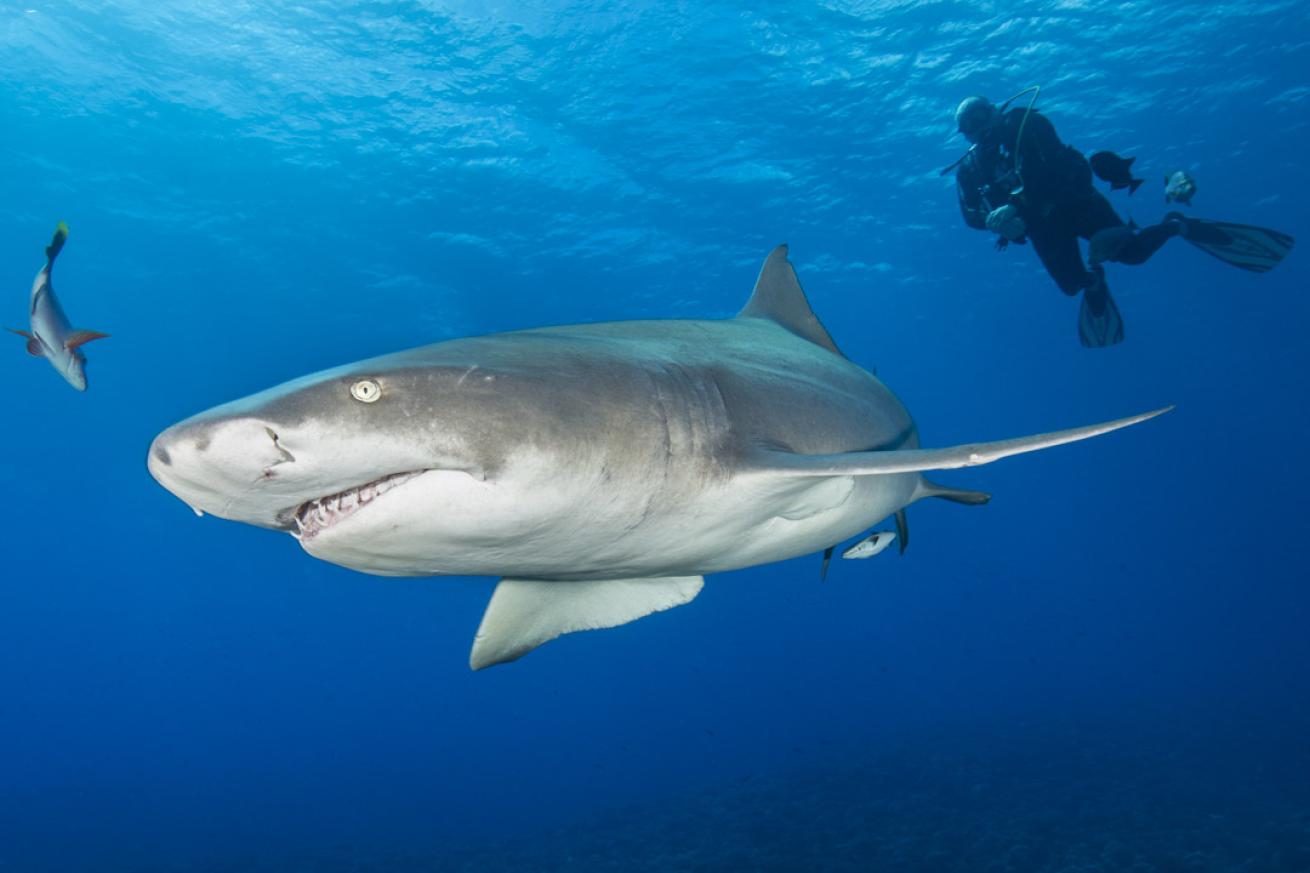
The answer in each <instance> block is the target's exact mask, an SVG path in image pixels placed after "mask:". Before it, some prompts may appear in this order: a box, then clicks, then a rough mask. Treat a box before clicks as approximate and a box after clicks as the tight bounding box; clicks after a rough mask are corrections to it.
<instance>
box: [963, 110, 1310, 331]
mask: <svg viewBox="0 0 1310 873" xmlns="http://www.w3.org/2000/svg"><path fill="white" fill-rule="evenodd" d="M1040 90H1041V89H1040V88H1039V87H1038V86H1033V87H1031V88H1026V89H1024V90H1023V91H1020V92H1019V93H1018V94H1016V95H1015V96H1014V97H1011V98H1010V99H1009V100H1007V101H1006V102H1005V103H1004V104H1002V105H1001V106H999V107H998V106H995V105H993V104H992V103H991V102H990V101H989V100H987V98H985V97H969V98H968V99H966V100H964V101H963V102H962V103H960V105H959V107H958V108H957V109H956V111H955V121H956V125H957V127H958V129H959V132H960V133H961V134H963V136H964V138H965V139H967V140H969V142H970V143H972V145H971V146H970V148H969V150H968V151H967V152H965V154H964V156H963V157H962V158H960V160H958V161H956V162H955V163H954V164H952V165H950V166H949V167H947V168H946V169H944V170H942V175H945V174H946V173H949V172H950V171H952V170H955V171H956V176H955V178H956V193H957V194H958V196H959V201H960V211H961V212H962V213H963V215H964V221H965V224H967V225H968V226H969V227H972V228H976V229H978V230H989V231H991V232H993V233H995V234H997V235H998V237H999V238H998V239H997V242H996V247H997V249H998V250H1003V249H1005V248H1006V246H1008V245H1009V244H1010V243H1018V244H1023V243H1026V242H1030V243H1032V246H1033V249H1034V250H1035V251H1036V252H1037V257H1038V258H1039V259H1040V260H1041V262H1042V266H1044V267H1045V268H1046V272H1047V273H1049V274H1050V276H1051V278H1052V279H1054V280H1055V283H1056V285H1057V286H1059V288H1060V290H1061V291H1063V292H1064V293H1065V294H1068V295H1069V296H1075V295H1077V294H1078V292H1080V291H1081V292H1082V295H1083V298H1082V304H1081V306H1080V308H1079V312H1078V337H1079V339H1080V340H1081V341H1082V344H1083V345H1084V346H1089V347H1100V346H1111V345H1114V344H1115V343H1118V342H1120V341H1122V340H1123V336H1124V332H1123V319H1122V317H1121V316H1120V315H1119V309H1118V307H1117V306H1115V303H1114V298H1112V297H1111V296H1110V289H1109V287H1108V286H1107V285H1106V281H1105V267H1104V264H1105V263H1106V262H1107V261H1114V262H1116V263H1120V264H1142V263H1145V262H1146V261H1147V259H1149V258H1150V257H1151V256H1152V255H1153V254H1155V253H1156V252H1157V251H1159V250H1160V247H1161V246H1163V245H1164V244H1165V243H1166V242H1168V241H1169V240H1170V239H1171V238H1173V237H1175V236H1181V237H1182V238H1184V239H1186V240H1187V241H1188V242H1190V243H1192V244H1193V245H1196V246H1197V247H1199V248H1202V249H1204V250H1205V251H1207V252H1209V253H1210V254H1212V255H1214V256H1215V257H1217V258H1219V259H1221V260H1223V261H1225V262H1227V263H1230V264H1233V265H1234V266H1238V267H1242V268H1243V269H1247V270H1255V271H1257V272H1264V271H1265V270H1268V269H1271V268H1272V267H1273V266H1274V265H1276V264H1277V263H1278V262H1279V261H1280V260H1282V258H1283V256H1284V255H1286V254H1287V252H1288V251H1290V250H1291V248H1292V238H1291V237H1289V236H1287V235H1286V234H1282V233H1279V232H1278V231H1272V230H1268V229H1266V228H1259V227H1251V226H1249V225H1241V224H1231V223H1228V222H1216V221H1205V220H1202V219H1196V218H1188V217H1186V216H1184V215H1183V214H1182V213H1180V212H1170V213H1168V214H1167V215H1166V216H1165V218H1164V220H1163V221H1162V222H1161V223H1159V224H1156V225H1152V226H1150V227H1145V228H1139V227H1137V226H1136V225H1135V224H1132V223H1128V224H1125V223H1124V221H1123V219H1121V218H1120V217H1119V215H1118V214H1117V213H1116V212H1115V211H1114V207H1112V206H1111V205H1110V202H1109V201H1108V200H1106V199H1105V197H1104V196H1103V195H1102V194H1101V193H1100V192H1099V191H1097V190H1096V189H1095V188H1093V187H1092V172H1091V167H1090V165H1089V164H1088V161H1087V159H1086V158H1085V157H1083V155H1082V153H1081V152H1079V151H1078V150H1077V149H1075V148H1073V147H1072V146H1069V145H1065V144H1064V143H1063V142H1061V141H1060V138H1059V136H1058V135H1057V134H1056V132H1055V126H1054V125H1053V124H1051V122H1050V121H1049V120H1048V119H1047V118H1046V117H1045V116H1044V115H1042V114H1041V113H1039V112H1037V111H1036V110H1034V109H1033V104H1034V103H1036V101H1037V94H1038V92H1040ZM1030 91H1031V92H1033V96H1032V98H1031V99H1030V100H1029V101H1028V105H1027V107H1026V108H1019V107H1015V108H1013V109H1011V108H1009V106H1010V104H1011V103H1013V102H1014V101H1015V100H1016V99H1018V98H1019V97H1020V96H1022V95H1024V94H1026V93H1028V92H1030ZM1079 238H1081V239H1085V240H1087V241H1088V258H1087V263H1086V264H1084V262H1083V255H1082V252H1081V250H1080V248H1079V245H1078V240H1079Z"/></svg>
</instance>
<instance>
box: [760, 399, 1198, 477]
mask: <svg viewBox="0 0 1310 873" xmlns="http://www.w3.org/2000/svg"><path fill="white" fill-rule="evenodd" d="M1171 409H1173V407H1172V406H1166V407H1164V408H1163V409H1156V410H1153V411H1151V412H1144V413H1142V414H1140V415H1132V416H1129V417H1128V418H1119V419H1116V420H1114V421H1107V422H1103V423H1101V424H1091V425H1087V426H1086V427H1074V428H1070V429H1068V430H1057V431H1053V432H1052V433H1042V434H1035V435H1033V436H1026V437H1017V438H1015V439H1009V440H997V441H996V442H990V443H968V444H966V445H962V446H951V447H950V448H946V449H900V450H897V451H874V452H848V453H846V454H840V455H798V454H795V453H792V452H780V451H776V450H772V449H757V450H755V451H754V452H753V453H752V454H751V456H750V457H749V459H748V463H749V464H750V468H751V470H752V472H757V473H761V474H766V475H773V476H784V477H786V476H799V477H806V476H889V475H894V474H898V473H922V472H925V471H927V470H953V469H956V468H958V467H976V466H978V465H979V464H990V463H992V462H993V461H999V460H1001V459H1002V458H1008V457H1010V456H1011V455H1022V454H1024V453H1026V452H1035V451H1038V450H1039V449H1049V448H1051V447H1052V446H1061V445H1064V444H1065V443H1073V442H1077V441H1079V440H1085V439H1090V438H1091V437H1094V436H1100V435H1101V434H1106V433H1110V432H1111V431H1115V430H1119V429H1120V428H1125V427H1128V426H1129V425H1134V424H1139V423H1141V422H1143V421H1146V420H1147V419H1151V418H1155V417H1156V416H1157V415H1162V414H1164V413H1166V412H1168V411H1169V410H1171Z"/></svg>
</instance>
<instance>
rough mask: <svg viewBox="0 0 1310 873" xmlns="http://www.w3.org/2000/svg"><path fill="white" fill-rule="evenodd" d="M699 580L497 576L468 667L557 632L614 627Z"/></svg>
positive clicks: (514, 653)
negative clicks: (545, 579) (554, 579)
mask: <svg viewBox="0 0 1310 873" xmlns="http://www.w3.org/2000/svg"><path fill="white" fill-rule="evenodd" d="M704 584H705V580H704V578H702V577H700V576H665V577H661V578H658V579H598V580H590V581H584V582H543V581H540V580H536V579H501V580H500V584H499V585H497V586H496V591H495V593H494V594H492V595H491V602H489V603H488V604H487V611H486V612H485V613H483V615H482V624H481V625H479V626H478V632H477V636H475V637H474V638H473V651H472V653H470V655H469V666H470V667H472V668H473V669H474V670H481V669H482V668H483V667H490V666H492V665H493V664H503V663H505V662H507V661H513V660H515V659H516V658H521V657H522V656H523V655H526V654H527V653H528V652H530V651H532V650H533V649H535V648H536V647H537V646H540V645H541V644H542V643H548V642H550V641H551V640H553V639H555V638H556V637H558V636H561V635H562V634H567V633H572V632H574V631H581V630H596V629H599V628H606V627H617V626H619V625H621V624H627V623H628V622H630V621H635V620H637V619H639V618H641V617H642V616H646V615H650V614H651V613H652V612H660V611H661V610H665V609H671V608H673V607H675V606H681V605H682V604H684V603H690V602H691V601H692V600H693V599H695V597H696V595H697V594H699V593H700V590H701V586H702V585H704Z"/></svg>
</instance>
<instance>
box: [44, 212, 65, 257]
mask: <svg viewBox="0 0 1310 873" xmlns="http://www.w3.org/2000/svg"><path fill="white" fill-rule="evenodd" d="M67 241H68V225H67V224H65V223H64V222H62V221H61V222H59V224H57V225H56V226H55V235H54V237H53V238H51V240H50V245H48V246H46V247H45V259H46V263H47V264H53V263H54V262H55V258H56V257H58V256H59V253H60V252H61V251H63V248H64V243H66V242H67Z"/></svg>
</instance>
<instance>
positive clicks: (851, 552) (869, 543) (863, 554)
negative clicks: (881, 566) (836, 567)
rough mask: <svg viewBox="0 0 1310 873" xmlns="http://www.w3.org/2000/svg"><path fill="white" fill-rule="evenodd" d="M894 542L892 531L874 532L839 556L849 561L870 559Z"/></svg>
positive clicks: (894, 535)
mask: <svg viewBox="0 0 1310 873" xmlns="http://www.w3.org/2000/svg"><path fill="white" fill-rule="evenodd" d="M894 542H896V534H895V533H893V532H892V531H889V530H878V531H874V532H873V533H871V534H869V535H868V536H867V537H865V538H864V539H862V540H860V541H859V542H858V543H856V544H855V545H853V546H851V547H850V548H849V549H847V550H846V551H844V552H842V553H841V556H842V557H843V558H848V559H850V560H860V559H863V558H872V557H873V556H874V555H876V554H878V553H879V552H881V551H882V550H883V549H885V548H887V547H888V546H890V545H891V544H892V543H894Z"/></svg>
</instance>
